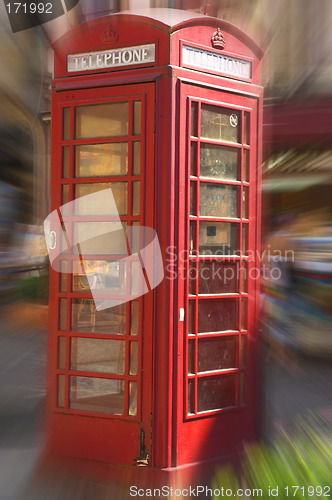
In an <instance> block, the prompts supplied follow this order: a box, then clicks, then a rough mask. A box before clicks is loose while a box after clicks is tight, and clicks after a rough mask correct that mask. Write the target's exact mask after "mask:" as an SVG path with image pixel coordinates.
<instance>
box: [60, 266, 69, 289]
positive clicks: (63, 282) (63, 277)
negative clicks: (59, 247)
mask: <svg viewBox="0 0 332 500" xmlns="http://www.w3.org/2000/svg"><path fill="white" fill-rule="evenodd" d="M68 272H69V269H68V262H67V261H66V260H62V261H61V262H60V292H62V293H65V292H67V286H68Z"/></svg>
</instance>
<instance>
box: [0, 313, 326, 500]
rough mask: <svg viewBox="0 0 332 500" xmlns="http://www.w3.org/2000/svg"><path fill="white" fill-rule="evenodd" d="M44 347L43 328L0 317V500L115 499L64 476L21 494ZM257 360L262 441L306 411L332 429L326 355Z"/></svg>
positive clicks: (37, 423)
mask: <svg viewBox="0 0 332 500" xmlns="http://www.w3.org/2000/svg"><path fill="white" fill-rule="evenodd" d="M46 345H47V332H46V331H44V330H34V329H32V328H23V327H22V326H21V327H20V328H18V327H17V326H16V327H13V326H12V325H10V324H8V323H6V322H5V321H3V320H2V321H1V324H0V375H1V384H0V500H22V499H23V498H24V499H25V500H30V499H31V500H39V498H40V499H43V500H44V499H46V498H49V499H56V500H60V499H61V500H65V499H66V498H68V499H69V498H70V500H73V499H74V498H75V499H76V498H77V499H78V500H87V499H90V498H96V499H97V500H101V499H102V497H103V498H108V499H112V498H119V495H115V496H114V495H113V494H107V495H106V496H105V495H103V494H102V493H101V492H100V494H99V495H97V497H96V496H95V493H96V491H95V489H94V492H90V493H89V491H87V484H88V483H85V486H84V484H83V483H81V482H76V481H75V480H74V479H73V480H72V481H71V483H70V484H69V483H68V478H60V479H59V481H58V482H57V483H55V482H53V483H52V481H50V482H49V484H48V485H47V488H48V493H47V494H46V495H45V494H44V493H43V492H40V495H39V494H37V493H36V490H35V491H34V492H31V491H30V495H29V494H27V489H26V485H27V484H28V481H29V478H30V477H31V473H32V471H33V470H34V467H35V463H36V460H37V458H38V456H39V454H40V452H41V449H42V440H41V438H42V429H43V412H44V402H45V385H46V384H45V382H46ZM261 362H262V367H263V372H264V377H263V378H264V391H263V401H264V404H263V405H262V408H263V409H264V418H263V431H264V435H265V438H266V440H269V439H270V438H271V436H273V434H274V433H275V432H278V431H279V430H280V429H282V428H286V429H291V428H292V425H293V422H294V418H296V417H297V416H298V415H304V414H305V413H306V412H307V411H308V410H316V411H318V412H319V413H320V415H321V416H322V417H324V418H326V420H327V422H329V423H330V425H331V428H332V391H331V382H332V363H331V359H327V360H322V359H317V358H309V357H304V356H300V355H295V354H293V353H289V352H287V351H282V352H278V351H275V350H274V349H273V350H272V351H271V349H270V350H269V352H268V353H265V354H264V356H263V357H262V360H261ZM51 490H52V491H51ZM103 491H107V490H103ZM65 492H66V493H65ZM120 496H121V495H120Z"/></svg>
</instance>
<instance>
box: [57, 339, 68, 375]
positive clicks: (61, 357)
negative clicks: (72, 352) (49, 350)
mask: <svg viewBox="0 0 332 500" xmlns="http://www.w3.org/2000/svg"><path fill="white" fill-rule="evenodd" d="M58 368H59V370H65V369H66V337H59V344H58Z"/></svg>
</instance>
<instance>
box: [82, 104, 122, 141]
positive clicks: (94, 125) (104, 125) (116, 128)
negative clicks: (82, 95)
mask: <svg viewBox="0 0 332 500" xmlns="http://www.w3.org/2000/svg"><path fill="white" fill-rule="evenodd" d="M122 135H128V103H127V102H112V103H107V104H94V105H91V106H77V107H76V128H75V137H76V139H85V138H88V137H90V138H93V137H118V136H122Z"/></svg>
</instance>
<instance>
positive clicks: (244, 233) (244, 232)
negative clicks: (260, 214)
mask: <svg viewBox="0 0 332 500" xmlns="http://www.w3.org/2000/svg"><path fill="white" fill-rule="evenodd" d="M247 248H248V224H242V254H243V255H246V252H247Z"/></svg>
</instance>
